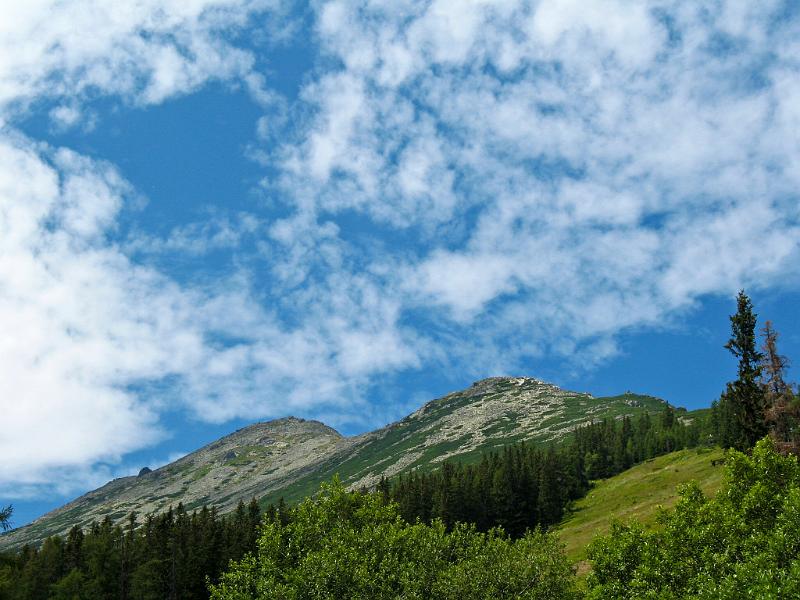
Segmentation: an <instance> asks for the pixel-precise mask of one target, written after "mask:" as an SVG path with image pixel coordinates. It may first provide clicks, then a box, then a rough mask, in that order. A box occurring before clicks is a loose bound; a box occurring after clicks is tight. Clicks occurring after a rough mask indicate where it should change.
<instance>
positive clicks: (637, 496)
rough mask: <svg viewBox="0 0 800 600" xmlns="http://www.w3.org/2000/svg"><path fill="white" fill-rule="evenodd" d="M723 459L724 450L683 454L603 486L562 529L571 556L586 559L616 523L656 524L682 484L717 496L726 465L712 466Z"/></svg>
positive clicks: (651, 463) (652, 461)
mask: <svg viewBox="0 0 800 600" xmlns="http://www.w3.org/2000/svg"><path fill="white" fill-rule="evenodd" d="M722 457H723V452H722V450H720V449H719V448H714V449H708V448H700V449H692V450H681V451H679V452H672V453H671V454H666V455H664V456H659V457H657V458H653V459H650V460H648V461H647V462H644V463H642V464H640V465H637V466H635V467H633V468H631V469H628V470H627V471H625V472H623V473H620V474H619V475H616V476H614V477H610V478H609V479H604V480H602V481H598V482H597V484H596V486H595V487H594V488H593V489H592V490H591V491H590V492H589V493H588V494H587V495H586V496H585V497H584V498H581V499H580V500H578V501H577V502H576V503H575V507H574V510H573V511H571V513H570V514H569V515H567V516H566V518H565V519H564V521H563V522H562V524H561V525H560V526H559V527H558V533H559V537H560V538H561V541H562V542H563V543H564V544H565V546H566V552H567V556H568V557H569V558H570V559H571V560H573V561H574V562H578V561H581V560H583V559H585V558H586V546H587V544H588V543H589V542H591V541H592V539H593V538H594V537H595V536H597V535H601V534H606V533H608V531H609V528H610V525H611V521H612V519H620V520H622V521H623V522H624V521H628V520H632V519H636V520H637V521H640V522H642V523H644V524H646V525H652V524H653V523H654V522H655V518H656V514H657V512H658V507H659V506H663V507H665V508H668V507H670V506H673V505H674V504H675V502H676V501H677V500H678V494H677V487H678V486H679V485H681V484H684V483H688V482H689V481H696V482H697V483H698V484H699V485H700V488H701V489H702V490H703V492H705V493H706V494H709V495H713V494H714V493H716V491H717V490H718V489H719V486H720V484H721V483H722V466H721V464H716V465H714V464H713V461H718V460H719V459H721V458H722Z"/></svg>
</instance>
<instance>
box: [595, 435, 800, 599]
mask: <svg viewBox="0 0 800 600" xmlns="http://www.w3.org/2000/svg"><path fill="white" fill-rule="evenodd" d="M659 522H660V527H659V528H658V529H656V530H654V531H648V530H646V529H645V528H644V527H643V526H642V525H641V524H638V523H631V524H627V525H623V524H621V523H616V524H615V525H614V527H613V530H612V533H611V535H610V536H608V537H606V538H600V539H598V540H596V541H595V542H594V543H593V544H592V545H591V546H590V549H589V556H590V558H591V560H592V561H593V569H594V570H593V573H592V574H591V575H590V576H589V586H590V590H589V597H590V598H596V599H600V598H603V599H606V598H632V597H635V598H709V599H710V598H730V599H735V598H745V597H747V598H762V599H770V598H775V599H777V598H797V597H800V558H798V557H799V556H800V467H799V466H798V462H797V459H796V457H793V456H790V457H783V456H781V455H780V454H778V453H777V452H776V451H775V449H774V445H773V443H772V441H771V440H770V439H769V438H765V439H763V440H761V441H759V442H758V443H757V445H756V446H755V448H754V449H753V451H752V455H750V456H748V455H746V454H743V453H741V452H737V451H733V450H731V451H729V453H728V456H727V460H726V472H725V481H724V484H723V487H722V489H721V490H720V492H719V493H718V494H717V496H716V497H715V498H714V499H711V500H710V499H708V498H706V497H705V496H704V495H703V493H702V491H701V490H700V489H699V488H698V486H697V485H693V484H690V485H687V486H685V487H684V488H683V490H682V491H681V500H680V501H679V502H678V504H677V506H676V507H675V509H674V510H671V511H665V512H663V513H662V515H661V516H660V518H659Z"/></svg>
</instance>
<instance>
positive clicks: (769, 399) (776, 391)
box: [761, 321, 800, 454]
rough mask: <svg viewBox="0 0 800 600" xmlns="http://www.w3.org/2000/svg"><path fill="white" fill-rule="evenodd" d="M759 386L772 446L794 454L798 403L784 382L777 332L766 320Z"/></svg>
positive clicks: (799, 436) (798, 441)
mask: <svg viewBox="0 0 800 600" xmlns="http://www.w3.org/2000/svg"><path fill="white" fill-rule="evenodd" d="M761 333H762V336H763V338H764V344H763V346H762V348H763V350H764V352H763V355H762V362H761V368H762V382H761V385H762V388H763V390H764V397H765V403H766V421H767V426H768V427H769V432H770V435H771V436H772V438H773V440H775V445H776V448H777V449H778V450H779V451H780V452H783V453H790V452H791V453H794V454H797V453H798V449H800V406H798V398H797V397H796V396H795V394H794V392H793V390H792V386H791V385H789V384H788V383H786V380H785V372H786V369H787V368H788V366H789V361H788V359H787V358H786V357H785V356H782V355H781V354H780V353H779V352H778V346H777V342H778V332H777V331H775V329H774V328H773V327H772V323H771V322H770V321H767V322H766V324H765V325H764V328H763V329H762V330H761Z"/></svg>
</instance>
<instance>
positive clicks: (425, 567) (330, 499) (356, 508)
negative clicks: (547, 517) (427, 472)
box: [211, 479, 576, 600]
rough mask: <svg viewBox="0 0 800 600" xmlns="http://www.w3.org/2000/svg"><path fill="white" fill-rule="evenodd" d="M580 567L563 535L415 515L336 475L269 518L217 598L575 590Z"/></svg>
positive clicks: (565, 594)
mask: <svg viewBox="0 0 800 600" xmlns="http://www.w3.org/2000/svg"><path fill="white" fill-rule="evenodd" d="M573 586H574V582H573V578H572V571H571V569H570V567H569V565H568V564H567V562H566V559H565V558H564V556H563V553H562V551H561V548H560V546H559V545H558V544H557V542H556V540H555V539H554V538H553V537H552V536H550V535H548V534H545V533H541V532H533V533H528V534H527V535H525V536H524V537H523V538H521V539H520V540H517V541H512V540H510V539H509V538H508V537H507V536H506V535H505V534H504V533H503V532H502V530H499V529H494V530H492V531H490V532H488V533H480V532H478V531H476V530H475V528H474V527H473V526H468V525H463V524H459V525H457V526H455V527H454V528H453V530H452V531H450V532H448V531H447V530H446V528H445V526H444V524H443V523H442V522H441V521H434V522H433V523H432V524H431V525H426V524H423V523H419V522H417V523H415V524H409V523H407V522H406V521H404V520H403V519H402V518H401V517H400V516H399V515H398V512H397V507H396V505H394V504H390V505H386V504H384V503H383V501H382V499H381V497H380V495H378V494H361V493H354V492H348V491H346V490H345V488H344V486H343V485H342V484H341V483H340V482H339V481H338V480H336V479H334V481H333V482H332V483H330V484H326V485H324V486H323V487H322V491H321V493H320V495H319V497H318V498H316V499H307V500H306V501H304V502H303V503H302V504H300V505H299V506H298V507H297V508H295V509H294V514H293V516H292V519H290V520H289V522H288V523H287V522H285V521H282V520H280V519H267V520H266V521H265V523H264V528H263V531H262V534H261V537H260V539H259V540H258V553H257V555H255V556H253V555H250V556H247V557H245V558H244V559H243V560H241V561H239V562H237V563H234V564H233V566H232V569H231V570H230V571H229V572H228V573H226V574H225V575H223V577H222V578H221V580H220V582H219V584H218V585H215V586H212V588H211V597H212V599H215V600H223V599H224V600H244V599H248V600H250V599H254V598H257V599H266V598H270V599H287V600H288V599H292V600H306V599H309V600H310V599H315V600H316V599H319V600H321V599H330V600H344V599H351V598H352V599H356V598H357V599H364V600H367V599H370V600H381V599H390V598H391V599H394V598H403V599H408V600H411V599H419V600H422V599H431V598H433V599H446V600H449V599H453V600H456V599H458V600H470V599H483V598H492V599H494V600H502V599H504V598H523V599H537V600H538V599H541V600H544V599H553V600H555V599H559V600H561V599H569V598H573V597H576V592H575V589H574V587H573Z"/></svg>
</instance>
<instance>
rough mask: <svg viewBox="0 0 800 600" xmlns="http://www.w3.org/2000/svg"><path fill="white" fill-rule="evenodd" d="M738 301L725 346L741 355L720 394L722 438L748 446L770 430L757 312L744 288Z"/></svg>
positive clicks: (728, 443) (729, 443)
mask: <svg viewBox="0 0 800 600" xmlns="http://www.w3.org/2000/svg"><path fill="white" fill-rule="evenodd" d="M736 305H737V308H736V313H735V314H734V315H732V316H731V318H730V319H731V338H730V340H728V343H727V344H725V348H727V349H728V350H729V351H730V353H731V354H733V355H734V356H735V357H736V358H738V359H739V367H738V378H737V379H736V380H735V381H733V382H731V383H729V384H728V387H727V389H726V391H725V392H724V393H723V395H722V397H721V398H720V402H719V405H720V409H721V410H720V412H721V414H722V416H723V419H725V426H724V429H723V433H724V435H723V436H722V437H723V439H721V440H720V441H721V443H722V444H723V445H724V446H726V447H734V448H737V449H738V450H747V449H749V448H752V447H753V446H754V445H755V443H756V442H757V441H758V440H759V439H761V438H762V437H764V436H765V435H766V434H767V424H766V416H765V409H766V407H765V397H764V390H763V388H762V387H761V386H760V385H759V377H760V375H761V360H762V358H763V355H762V354H761V353H760V352H759V351H758V350H757V348H756V333H755V331H756V317H757V315H756V314H755V313H754V312H753V304H752V302H750V298H748V296H747V294H745V293H744V290H742V291H740V292H739V295H738V297H737V299H736Z"/></svg>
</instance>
